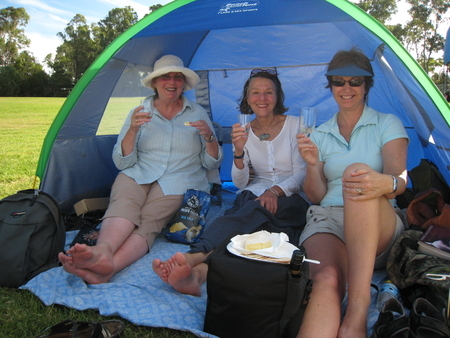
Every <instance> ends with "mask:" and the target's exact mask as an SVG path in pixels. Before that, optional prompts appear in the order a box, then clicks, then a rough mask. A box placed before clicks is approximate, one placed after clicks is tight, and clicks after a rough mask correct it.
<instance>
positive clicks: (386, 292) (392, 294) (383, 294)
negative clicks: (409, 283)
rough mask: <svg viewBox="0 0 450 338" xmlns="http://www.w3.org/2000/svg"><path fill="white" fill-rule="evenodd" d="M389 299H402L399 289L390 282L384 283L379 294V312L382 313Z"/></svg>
mask: <svg viewBox="0 0 450 338" xmlns="http://www.w3.org/2000/svg"><path fill="white" fill-rule="evenodd" d="M389 298H396V299H399V298H400V291H399V290H398V288H397V287H396V286H395V284H394V283H392V282H391V281H390V280H387V281H386V282H384V283H383V284H382V285H381V287H380V291H379V292H378V298H377V309H378V311H381V309H382V308H383V305H384V303H386V301H387V300H388V299H389Z"/></svg>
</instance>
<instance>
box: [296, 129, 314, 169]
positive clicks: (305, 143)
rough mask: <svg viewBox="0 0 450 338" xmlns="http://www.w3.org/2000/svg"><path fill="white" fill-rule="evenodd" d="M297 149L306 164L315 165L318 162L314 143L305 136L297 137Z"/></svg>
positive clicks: (299, 135)
mask: <svg viewBox="0 0 450 338" xmlns="http://www.w3.org/2000/svg"><path fill="white" fill-rule="evenodd" d="M297 147H298V152H299V153H300V156H301V157H302V158H303V160H304V161H305V163H306V164H309V165H316V164H317V163H318V162H319V150H318V149H317V146H316V145H315V144H314V142H312V141H311V139H310V138H309V137H308V136H305V134H298V135H297Z"/></svg>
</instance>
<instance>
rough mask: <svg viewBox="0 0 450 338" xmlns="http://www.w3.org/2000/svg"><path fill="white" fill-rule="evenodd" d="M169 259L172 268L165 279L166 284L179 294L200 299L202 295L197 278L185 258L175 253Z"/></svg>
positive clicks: (179, 253)
mask: <svg viewBox="0 0 450 338" xmlns="http://www.w3.org/2000/svg"><path fill="white" fill-rule="evenodd" d="M171 259H172V263H173V266H171V269H170V272H169V276H168V278H167V281H168V283H169V284H170V285H171V286H173V288H174V289H175V290H177V291H178V292H179V293H183V294H186V295H192V296H197V297H200V296H201V294H202V293H201V290H200V284H199V281H198V278H197V276H195V272H194V271H193V270H192V267H191V266H190V265H189V263H188V262H187V260H186V257H185V256H184V255H183V254H182V253H181V252H177V253H176V254H175V255H173V256H172V258H171ZM169 261H170V260H169Z"/></svg>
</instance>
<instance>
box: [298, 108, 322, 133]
mask: <svg viewBox="0 0 450 338" xmlns="http://www.w3.org/2000/svg"><path fill="white" fill-rule="evenodd" d="M317 111H318V110H317V108H314V107H303V108H301V109H300V130H299V132H300V133H303V134H306V136H309V135H310V134H311V133H312V132H313V131H314V128H315V127H316V116H317Z"/></svg>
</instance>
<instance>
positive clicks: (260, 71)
mask: <svg viewBox="0 0 450 338" xmlns="http://www.w3.org/2000/svg"><path fill="white" fill-rule="evenodd" d="M258 73H267V74H270V75H277V70H276V69H273V68H268V69H262V68H257V69H253V70H252V72H251V73H250V76H253V75H256V74H258Z"/></svg>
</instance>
